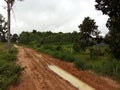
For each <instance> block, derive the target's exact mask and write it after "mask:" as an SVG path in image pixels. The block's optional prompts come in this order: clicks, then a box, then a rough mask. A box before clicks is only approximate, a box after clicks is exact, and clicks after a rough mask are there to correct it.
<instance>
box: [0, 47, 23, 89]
mask: <svg viewBox="0 0 120 90" xmlns="http://www.w3.org/2000/svg"><path fill="white" fill-rule="evenodd" d="M16 52H17V50H16V49H15V48H13V49H12V50H11V52H10V53H7V52H5V51H4V52H2V51H0V90H6V89H7V87H8V86H9V85H10V84H13V83H15V82H16V81H17V80H18V79H19V76H20V73H21V71H22V70H23V68H21V67H20V66H19V65H17V64H15V63H14V60H16Z"/></svg>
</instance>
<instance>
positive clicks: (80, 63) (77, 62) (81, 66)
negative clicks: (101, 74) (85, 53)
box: [74, 59, 86, 70]
mask: <svg viewBox="0 0 120 90" xmlns="http://www.w3.org/2000/svg"><path fill="white" fill-rule="evenodd" d="M74 64H75V66H76V67H77V68H78V69H80V70H85V69H86V65H85V62H83V61H81V60H79V59H75V60H74Z"/></svg>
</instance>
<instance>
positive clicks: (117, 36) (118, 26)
mask: <svg viewBox="0 0 120 90" xmlns="http://www.w3.org/2000/svg"><path fill="white" fill-rule="evenodd" d="M96 2H97V4H96V5H95V6H96V9H97V10H101V11H102V12H103V14H106V15H108V16H109V19H108V21H107V24H106V25H107V27H108V29H109V33H108V35H107V36H106V37H107V38H106V41H107V43H108V44H109V47H110V49H111V53H112V54H113V56H114V57H115V58H117V59H120V55H119V53H120V0H96Z"/></svg>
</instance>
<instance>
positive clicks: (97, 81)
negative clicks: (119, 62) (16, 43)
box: [9, 47, 120, 90]
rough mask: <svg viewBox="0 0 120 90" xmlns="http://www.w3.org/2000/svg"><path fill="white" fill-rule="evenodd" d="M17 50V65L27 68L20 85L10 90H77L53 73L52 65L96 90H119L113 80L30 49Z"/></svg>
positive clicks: (21, 48) (20, 48)
mask: <svg viewBox="0 0 120 90" xmlns="http://www.w3.org/2000/svg"><path fill="white" fill-rule="evenodd" d="M17 48H18V50H19V53H18V62H17V63H18V64H20V65H21V66H23V67H26V68H25V70H24V72H23V73H22V76H21V79H20V80H19V83H18V84H16V85H13V86H10V87H9V90H77V88H75V87H73V86H72V85H71V84H70V83H69V82H67V81H66V80H63V79H62V78H60V77H59V76H57V75H56V74H55V73H54V72H53V71H51V70H50V69H49V68H48V65H51V64H54V65H57V66H59V67H61V68H62V69H64V70H65V71H67V72H69V73H71V74H72V75H74V76H75V77H77V78H78V79H80V80H82V81H84V82H85V83H87V84H88V85H90V86H92V87H94V88H95V89H96V90H117V89H118V87H119V86H120V85H119V84H117V83H116V82H115V81H113V80H111V79H108V78H105V77H102V78H101V77H98V76H96V75H94V74H93V73H90V72H88V71H80V70H78V69H76V68H75V66H74V65H73V64H72V63H67V62H63V61H60V60H58V59H55V58H52V57H51V56H49V55H46V54H43V53H38V52H36V51H34V50H32V49H29V48H24V47H17ZM36 54H40V57H36V56H35V55H36Z"/></svg>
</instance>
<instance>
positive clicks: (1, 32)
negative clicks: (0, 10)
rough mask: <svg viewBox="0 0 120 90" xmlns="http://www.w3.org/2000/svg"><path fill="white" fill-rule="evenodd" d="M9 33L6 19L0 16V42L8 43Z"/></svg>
mask: <svg viewBox="0 0 120 90" xmlns="http://www.w3.org/2000/svg"><path fill="white" fill-rule="evenodd" d="M6 33H7V22H6V21H5V18H4V17H3V16H2V15H1V14H0V41H6V39H5V34H6Z"/></svg>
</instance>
